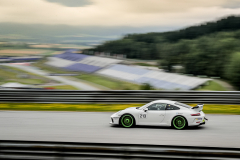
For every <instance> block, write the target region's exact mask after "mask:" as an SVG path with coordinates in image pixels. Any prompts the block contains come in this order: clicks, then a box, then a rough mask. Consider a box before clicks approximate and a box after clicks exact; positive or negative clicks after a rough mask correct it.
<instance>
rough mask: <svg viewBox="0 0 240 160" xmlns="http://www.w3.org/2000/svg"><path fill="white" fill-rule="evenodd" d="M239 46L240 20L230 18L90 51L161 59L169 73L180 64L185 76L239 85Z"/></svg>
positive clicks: (134, 36) (135, 36) (129, 37)
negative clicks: (213, 79) (207, 78)
mask: <svg viewBox="0 0 240 160" xmlns="http://www.w3.org/2000/svg"><path fill="white" fill-rule="evenodd" d="M239 44H240V17H237V16H230V17H226V18H223V19H220V20H218V21H215V22H208V23H204V24H201V25H198V26H192V27H188V28H185V29H182V30H177V31H171V32H164V33H147V34H129V35H126V36H125V37H123V38H122V39H120V40H116V41H108V42H106V43H104V44H102V45H99V46H97V47H95V48H93V49H91V50H92V51H97V52H108V53H111V54H124V55H126V57H127V58H135V59H143V60H159V62H160V63H159V65H160V66H159V67H161V68H163V69H165V70H167V71H169V72H172V71H173V66H175V65H181V66H183V67H184V73H186V74H192V75H207V76H210V77H221V78H225V79H228V80H230V81H231V82H232V83H233V84H234V85H238V83H239V82H240V79H239V76H238V73H239V74H240V68H239V66H238V65H237V64H240V59H239V58H238V56H237V55H238V53H240V45H239ZM237 52H238V53H237ZM239 89H240V88H239Z"/></svg>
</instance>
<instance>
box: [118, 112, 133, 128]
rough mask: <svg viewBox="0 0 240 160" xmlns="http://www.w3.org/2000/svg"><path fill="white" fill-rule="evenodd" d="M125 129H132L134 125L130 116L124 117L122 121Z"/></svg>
mask: <svg viewBox="0 0 240 160" xmlns="http://www.w3.org/2000/svg"><path fill="white" fill-rule="evenodd" d="M121 124H122V125H123V127H131V126H132V125H133V118H132V116H130V115H124V116H123V117H122V119H121Z"/></svg>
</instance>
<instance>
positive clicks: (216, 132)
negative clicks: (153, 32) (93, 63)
mask: <svg viewBox="0 0 240 160" xmlns="http://www.w3.org/2000/svg"><path fill="white" fill-rule="evenodd" d="M111 114H112V113H110V112H35V111H0V139H1V140H38V141H70V142H102V143H136V144H160V145H190V146H215V147H240V123H239V122H240V115H207V118H208V119H209V121H208V123H207V124H206V125H205V126H200V127H198V128H189V129H186V130H175V129H172V128H169V127H143V126H140V127H135V128H127V129H126V128H121V127H117V126H111V125H110V124H109V121H110V119H109V116H110V115H111Z"/></svg>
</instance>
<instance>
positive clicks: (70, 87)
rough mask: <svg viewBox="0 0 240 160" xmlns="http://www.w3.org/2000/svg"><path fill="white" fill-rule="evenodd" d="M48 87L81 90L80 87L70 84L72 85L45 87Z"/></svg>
mask: <svg viewBox="0 0 240 160" xmlns="http://www.w3.org/2000/svg"><path fill="white" fill-rule="evenodd" d="M47 87H50V88H54V89H61V90H79V89H77V88H75V87H73V86H70V85H60V86H44V87H43V88H47Z"/></svg>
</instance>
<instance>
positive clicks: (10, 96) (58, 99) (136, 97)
mask: <svg viewBox="0 0 240 160" xmlns="http://www.w3.org/2000/svg"><path fill="white" fill-rule="evenodd" d="M159 99H167V100H174V101H180V102H183V103H209V104H211V103H213V104H240V92H238V91H222V92H220V91H219V92H214V91H210V92H201V91H157V90H152V91H143V90H115V91H60V90H47V91H46V90H0V102H2V103H3V102H18V103H22V102H24V103H26V102H29V103H147V102H150V101H153V100H159Z"/></svg>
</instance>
